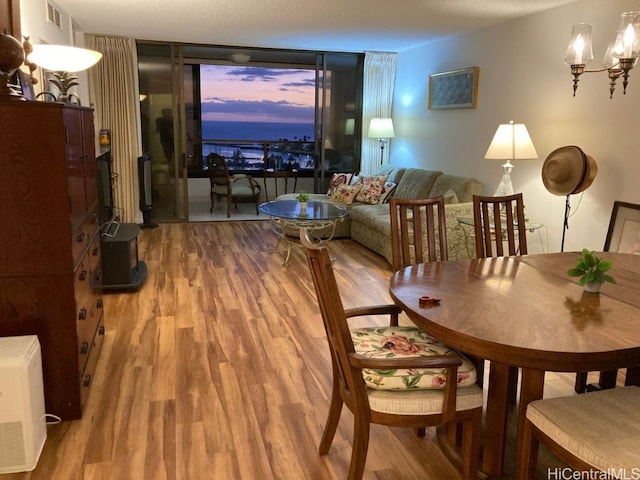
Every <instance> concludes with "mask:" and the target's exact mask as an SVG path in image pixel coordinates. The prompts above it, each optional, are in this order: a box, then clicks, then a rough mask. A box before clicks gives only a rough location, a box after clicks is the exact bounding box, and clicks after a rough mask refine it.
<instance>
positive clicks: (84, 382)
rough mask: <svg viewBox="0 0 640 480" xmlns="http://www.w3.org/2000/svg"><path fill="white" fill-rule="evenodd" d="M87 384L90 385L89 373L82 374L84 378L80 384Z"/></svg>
mask: <svg viewBox="0 0 640 480" xmlns="http://www.w3.org/2000/svg"><path fill="white" fill-rule="evenodd" d="M89 385H91V375H90V374H87V375H85V376H84V380H83V381H82V386H83V387H88V386H89Z"/></svg>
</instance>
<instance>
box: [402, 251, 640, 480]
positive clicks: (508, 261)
mask: <svg viewBox="0 0 640 480" xmlns="http://www.w3.org/2000/svg"><path fill="white" fill-rule="evenodd" d="M578 256H579V253H575V252H573V253H572V252H565V253H551V254H540V255H525V256H515V257H498V258H485V259H472V260H460V261H455V262H453V261H447V262H433V263H425V264H420V265H414V266H410V267H406V268H404V269H402V270H400V271H398V272H396V273H395V274H394V275H393V277H392V278H391V280H390V287H389V288H390V293H391V296H392V297H393V299H394V301H395V302H396V304H397V305H399V306H401V307H402V308H403V310H405V312H406V313H407V314H408V315H409V317H410V318H411V320H412V321H413V322H414V323H415V324H416V325H418V326H419V327H421V328H423V329H424V330H425V331H426V332H427V333H429V334H431V335H433V336H435V337H437V338H439V339H441V340H442V341H443V342H445V343H446V344H448V345H451V346H452V347H453V348H456V349H458V350H461V351H463V352H466V353H468V354H470V355H474V356H477V357H479V358H486V359H488V360H490V373H489V385H488V398H487V407H486V408H487V413H486V415H487V417H486V432H485V435H486V440H485V446H484V453H483V470H484V471H485V472H486V473H487V474H489V475H492V478H502V475H503V462H504V447H505V427H506V421H507V411H508V408H509V389H508V382H507V379H508V376H509V368H510V367H519V368H521V369H522V379H521V384H520V402H519V405H518V430H517V431H518V446H519V447H518V450H517V451H518V456H520V455H521V454H522V452H521V450H520V446H521V432H522V426H523V423H524V419H525V416H524V412H525V409H526V406H527V404H528V403H529V402H531V401H533V400H536V399H539V398H542V392H543V386H544V375H545V371H559V372H577V371H580V370H584V369H588V370H596V371H597V370H609V369H615V368H624V367H631V366H640V297H639V296H638V294H637V286H638V284H639V283H640V256H637V255H625V254H617V253H607V254H603V255H602V256H603V257H605V258H609V259H611V260H612V261H613V267H612V269H611V271H610V273H611V275H612V276H614V277H615V278H616V280H617V282H618V283H617V284H616V285H610V284H605V285H604V286H603V288H602V290H601V293H600V294H585V293H583V288H582V287H581V286H580V285H579V284H578V280H577V279H575V278H573V277H569V276H567V274H566V271H567V269H568V268H570V267H571V266H572V265H574V263H575V260H576V258H577V257H578ZM422 295H428V296H432V297H437V298H441V301H440V304H439V305H437V306H433V307H430V308H421V307H420V306H419V303H418V299H419V297H420V296H422ZM621 332H624V334H621ZM628 381H629V379H628ZM516 478H524V477H523V476H521V475H519V474H518V472H516Z"/></svg>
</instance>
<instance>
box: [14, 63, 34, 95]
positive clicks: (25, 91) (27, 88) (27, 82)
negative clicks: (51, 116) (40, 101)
mask: <svg viewBox="0 0 640 480" xmlns="http://www.w3.org/2000/svg"><path fill="white" fill-rule="evenodd" d="M18 79H19V80H20V88H21V90H22V96H23V97H24V98H25V100H35V98H36V96H35V93H34V91H33V83H32V82H31V76H30V75H29V74H28V73H27V72H24V71H22V70H20V69H18Z"/></svg>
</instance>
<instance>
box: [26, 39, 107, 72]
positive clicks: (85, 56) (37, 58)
mask: <svg viewBox="0 0 640 480" xmlns="http://www.w3.org/2000/svg"><path fill="white" fill-rule="evenodd" d="M101 58H102V54H101V53H100V52H96V51H95V50H87V49H86V48H78V47H70V46H68V45H48V44H45V45H34V46H33V52H31V53H30V54H29V61H30V62H32V63H35V64H36V65H38V66H39V67H41V68H46V69H47V70H52V71H56V72H80V71H82V70H86V69H87V68H89V67H92V66H93V65H95V64H96V63H98V61H99V60H100V59H101Z"/></svg>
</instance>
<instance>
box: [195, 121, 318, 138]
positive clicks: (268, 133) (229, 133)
mask: <svg viewBox="0 0 640 480" xmlns="http://www.w3.org/2000/svg"><path fill="white" fill-rule="evenodd" d="M202 138H203V140H205V141H207V140H214V139H215V140H271V141H274V140H288V141H290V142H293V141H309V142H312V141H313V140H314V135H313V123H285V122H229V121H221V120H203V121H202Z"/></svg>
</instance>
